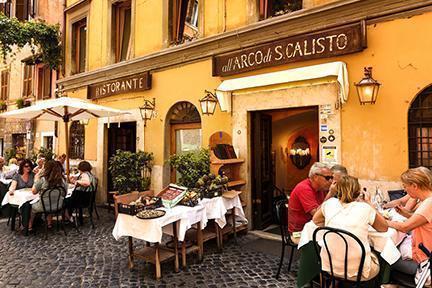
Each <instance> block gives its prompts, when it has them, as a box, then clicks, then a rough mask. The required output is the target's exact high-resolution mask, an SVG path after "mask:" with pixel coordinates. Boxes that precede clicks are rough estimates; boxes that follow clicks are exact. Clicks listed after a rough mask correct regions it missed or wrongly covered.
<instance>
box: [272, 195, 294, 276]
mask: <svg viewBox="0 0 432 288" xmlns="http://www.w3.org/2000/svg"><path fill="white" fill-rule="evenodd" d="M287 203H288V201H287V199H281V200H279V201H277V202H276V207H275V208H276V220H277V221H278V223H279V227H280V232H281V238H282V251H281V258H280V261H279V267H278V270H277V272H276V276H275V277H276V279H278V278H279V275H280V271H281V268H282V264H283V261H284V256H285V249H286V247H290V248H291V249H290V257H289V262H288V272H289V271H291V264H292V260H293V256H294V253H295V250H297V244H295V243H294V242H293V241H292V240H291V235H290V233H289V232H288V207H287Z"/></svg>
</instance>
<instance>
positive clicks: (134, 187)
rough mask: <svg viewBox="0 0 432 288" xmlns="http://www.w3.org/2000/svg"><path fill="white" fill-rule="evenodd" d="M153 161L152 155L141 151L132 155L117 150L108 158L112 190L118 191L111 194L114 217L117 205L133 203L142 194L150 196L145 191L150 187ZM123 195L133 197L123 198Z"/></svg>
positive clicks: (128, 152) (131, 153)
mask: <svg viewBox="0 0 432 288" xmlns="http://www.w3.org/2000/svg"><path fill="white" fill-rule="evenodd" d="M153 159H154V157H153V153H148V152H143V151H138V152H136V153H134V152H130V151H123V150H117V151H116V154H114V155H113V156H112V157H111V158H110V160H109V168H108V170H109V171H110V173H111V176H112V181H113V184H114V188H115V189H117V190H118V192H113V194H114V195H113V198H114V207H115V210H116V215H117V203H120V202H121V203H123V201H129V202H130V201H133V200H135V199H132V198H138V197H139V196H140V195H142V194H152V192H149V191H146V190H148V189H149V187H150V180H151V169H152V166H153ZM135 191H146V192H143V193H139V192H135ZM125 194H134V195H128V196H125ZM135 194H136V195H135ZM131 199H132V200H131ZM129 202H128V203H129ZM128 203H125V204H128Z"/></svg>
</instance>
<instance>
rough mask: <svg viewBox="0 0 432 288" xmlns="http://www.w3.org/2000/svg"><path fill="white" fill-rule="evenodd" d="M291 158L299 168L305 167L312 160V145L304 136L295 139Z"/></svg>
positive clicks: (290, 152)
mask: <svg viewBox="0 0 432 288" xmlns="http://www.w3.org/2000/svg"><path fill="white" fill-rule="evenodd" d="M289 154H290V158H291V161H292V163H293V164H294V166H296V167H297V168H298V169H303V168H305V167H306V166H307V165H308V164H309V163H310V160H311V158H312V157H311V153H310V146H309V143H308V142H307V141H306V139H305V138H304V137H303V136H299V137H297V138H296V139H295V141H294V143H293V144H292V146H291V149H290V151H289Z"/></svg>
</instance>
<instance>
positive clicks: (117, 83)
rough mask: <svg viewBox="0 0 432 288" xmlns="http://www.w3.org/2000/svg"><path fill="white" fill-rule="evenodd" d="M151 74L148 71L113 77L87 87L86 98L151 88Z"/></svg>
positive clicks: (97, 97)
mask: <svg viewBox="0 0 432 288" xmlns="http://www.w3.org/2000/svg"><path fill="white" fill-rule="evenodd" d="M151 80H152V79H151V75H150V73H149V72H144V73H141V74H136V75H132V76H127V77H123V78H118V79H114V80H111V81H106V82H102V83H98V84H93V85H90V86H89V87H88V94H87V98H88V99H99V98H103V97H108V96H113V95H118V94H125V93H129V92H139V91H144V90H149V89H151Z"/></svg>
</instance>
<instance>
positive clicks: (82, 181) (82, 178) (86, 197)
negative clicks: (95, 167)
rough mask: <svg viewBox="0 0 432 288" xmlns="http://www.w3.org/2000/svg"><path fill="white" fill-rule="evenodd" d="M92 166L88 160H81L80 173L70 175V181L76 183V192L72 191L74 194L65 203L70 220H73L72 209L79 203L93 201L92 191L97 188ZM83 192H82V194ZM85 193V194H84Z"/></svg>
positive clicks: (67, 217) (67, 216)
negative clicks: (75, 175) (91, 197)
mask: <svg viewBox="0 0 432 288" xmlns="http://www.w3.org/2000/svg"><path fill="white" fill-rule="evenodd" d="M91 170H92V166H91V164H90V163H89V162H87V161H81V162H80V163H79V164H78V171H79V175H78V176H77V177H72V176H71V177H70V179H69V180H70V182H71V183H73V184H75V189H74V192H73V193H72V196H71V197H70V198H68V199H66V202H65V205H66V208H67V209H66V215H65V217H66V219H68V220H69V221H71V222H73V221H72V218H71V215H70V212H71V211H70V210H71V209H72V208H74V207H76V206H77V205H83V204H84V203H89V201H91V199H90V196H91V194H90V192H91V190H92V189H95V187H94V186H95V179H96V178H95V177H94V176H93V174H92V173H91ZM80 193H81V194H80ZM82 193H84V194H82Z"/></svg>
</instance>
